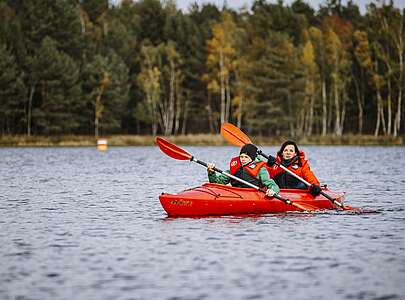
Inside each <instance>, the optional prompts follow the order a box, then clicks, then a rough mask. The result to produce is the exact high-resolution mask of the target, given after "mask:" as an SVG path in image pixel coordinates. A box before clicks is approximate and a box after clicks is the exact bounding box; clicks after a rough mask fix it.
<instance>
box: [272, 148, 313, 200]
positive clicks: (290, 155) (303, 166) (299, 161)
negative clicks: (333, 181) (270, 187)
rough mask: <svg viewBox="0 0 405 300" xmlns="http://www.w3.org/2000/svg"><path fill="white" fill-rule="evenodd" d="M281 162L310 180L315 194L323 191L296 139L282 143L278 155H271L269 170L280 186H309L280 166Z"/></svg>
mask: <svg viewBox="0 0 405 300" xmlns="http://www.w3.org/2000/svg"><path fill="white" fill-rule="evenodd" d="M280 164H281V165H283V166H284V167H286V168H287V169H288V170H290V171H291V172H293V173H295V174H296V175H298V176H299V177H301V178H303V179H305V180H306V181H307V182H309V183H310V184H311V186H310V193H311V194H312V195H313V196H317V195H319V193H320V192H321V188H320V187H319V185H320V183H319V180H318V178H316V176H315V175H314V173H313V172H312V171H311V168H310V167H309V164H308V161H307V160H306V159H305V154H304V152H303V151H299V149H298V146H297V144H296V143H295V142H294V141H286V142H284V143H283V144H282V145H281V148H280V150H279V151H278V152H277V156H276V157H274V156H271V155H269V159H268V161H267V166H268V171H269V173H270V177H271V178H273V179H274V181H275V182H276V183H277V184H278V186H279V187H280V188H289V189H306V188H307V186H306V185H305V184H304V183H303V182H302V181H300V180H299V179H297V178H295V177H294V176H293V175H291V174H289V173H288V172H286V171H284V170H283V169H282V168H281V167H280V166H279V165H280Z"/></svg>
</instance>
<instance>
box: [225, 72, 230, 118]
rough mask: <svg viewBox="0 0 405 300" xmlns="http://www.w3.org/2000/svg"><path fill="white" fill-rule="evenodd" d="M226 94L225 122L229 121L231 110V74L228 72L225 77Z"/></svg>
mask: <svg viewBox="0 0 405 300" xmlns="http://www.w3.org/2000/svg"><path fill="white" fill-rule="evenodd" d="M225 95H226V110H225V122H229V115H230V112H231V87H230V85H229V74H227V75H226V77H225Z"/></svg>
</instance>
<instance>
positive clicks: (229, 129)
mask: <svg viewBox="0 0 405 300" xmlns="http://www.w3.org/2000/svg"><path fill="white" fill-rule="evenodd" d="M221 134H222V136H223V137H224V138H225V139H226V140H227V141H228V142H230V143H231V144H233V145H235V146H239V147H240V146H243V145H245V144H253V143H252V141H251V140H250V138H249V137H248V136H247V135H246V134H245V133H244V132H242V130H240V129H239V128H238V127H236V126H235V125H232V124H231V123H224V124H223V125H222V126H221ZM257 154H259V155H261V156H263V157H265V158H266V159H268V158H269V156H268V155H266V154H264V153H263V152H262V151H261V150H258V151H257ZM276 165H277V166H279V167H280V168H282V169H283V170H284V171H286V172H288V173H289V174H290V175H292V176H294V177H295V178H297V179H298V180H300V181H301V182H303V183H304V184H305V185H306V186H308V187H310V186H311V184H310V183H309V182H308V181H306V180H305V179H304V178H302V177H300V176H298V175H297V174H295V173H294V172H292V171H290V170H289V169H287V168H286V167H284V166H283V165H282V164H280V163H278V162H276ZM320 194H321V195H322V196H324V197H325V198H326V199H328V200H329V201H331V202H332V203H333V204H335V205H336V206H338V207H339V208H341V209H342V210H352V211H358V212H361V209H359V208H354V207H351V206H344V205H343V204H342V203H340V202H339V201H337V200H336V199H333V198H332V197H331V196H329V195H328V194H326V193H324V192H323V191H321V192H320Z"/></svg>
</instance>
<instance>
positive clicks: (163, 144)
mask: <svg viewBox="0 0 405 300" xmlns="http://www.w3.org/2000/svg"><path fill="white" fill-rule="evenodd" d="M156 143H157V144H158V146H159V148H160V150H162V152H163V153H165V154H167V155H168V156H170V157H172V158H174V159H179V160H190V159H192V158H193V156H192V155H191V154H190V153H188V152H186V151H185V150H183V149H181V148H180V147H177V146H176V145H174V144H172V143H170V142H169V141H167V140H165V139H164V138H161V137H157V138H156Z"/></svg>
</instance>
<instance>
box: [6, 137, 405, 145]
mask: <svg viewBox="0 0 405 300" xmlns="http://www.w3.org/2000/svg"><path fill="white" fill-rule="evenodd" d="M103 138H105V139H107V140H108V145H109V146H149V145H154V144H155V138H154V137H153V136H140V135H112V136H104V137H103ZM167 139H168V140H170V141H171V142H172V143H175V144H178V145H198V146H201V145H215V146H219V145H228V143H227V142H226V141H225V140H224V139H223V138H222V137H221V136H220V135H219V134H217V135H213V134H192V135H179V136H169V137H167ZM251 139H252V141H254V142H255V143H256V144H258V145H280V144H281V143H282V142H283V141H285V140H286V139H287V138H286V137H263V136H259V137H251ZM296 141H297V142H298V143H299V144H301V145H404V137H397V138H393V137H375V136H373V135H344V136H341V137H337V136H333V135H328V136H311V137H303V138H298V139H296ZM96 143H97V141H96V139H95V138H94V137H92V136H78V135H61V136H31V137H28V136H9V135H2V136H0V147H79V146H80V147H83V146H89V147H91V146H95V145H96Z"/></svg>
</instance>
